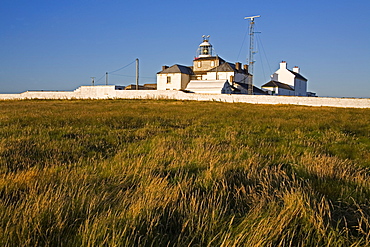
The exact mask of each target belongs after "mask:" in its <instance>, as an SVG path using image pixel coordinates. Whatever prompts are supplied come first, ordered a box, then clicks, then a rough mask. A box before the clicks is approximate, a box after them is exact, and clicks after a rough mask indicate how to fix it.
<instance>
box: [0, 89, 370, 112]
mask: <svg viewBox="0 0 370 247" xmlns="http://www.w3.org/2000/svg"><path fill="white" fill-rule="evenodd" d="M20 99H175V100H197V101H220V102H229V103H234V102H235V103H237V102H238V103H250V104H283V105H306V106H330V107H349V108H370V99H357V98H321V97H295V96H270V95H240V94H239V95H238V94H195V93H184V92H181V91H168V90H167V91H165V90H138V91H136V90H115V86H81V87H79V88H78V89H76V90H74V91H69V92H57V91H27V92H24V93H20V94H0V100H20Z"/></svg>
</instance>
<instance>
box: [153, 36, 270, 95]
mask: <svg viewBox="0 0 370 247" xmlns="http://www.w3.org/2000/svg"><path fill="white" fill-rule="evenodd" d="M249 76H251V75H250V74H249V73H248V65H244V66H242V64H241V63H235V64H233V63H228V62H226V61H225V60H224V59H222V58H221V57H219V56H217V55H213V47H212V45H211V44H210V43H209V36H207V37H206V36H203V42H202V43H201V44H200V45H199V48H198V51H197V56H196V57H195V58H194V60H193V66H189V67H187V66H183V65H178V64H175V65H173V66H171V67H167V66H163V67H162V71H160V72H158V73H157V90H184V91H187V92H193V93H216V94H217V93H218V94H221V93H225V94H232V93H242V94H246V93H248V77H249ZM254 93H255V94H267V93H266V92H264V91H262V90H260V89H258V88H256V87H254Z"/></svg>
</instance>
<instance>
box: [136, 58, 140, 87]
mask: <svg viewBox="0 0 370 247" xmlns="http://www.w3.org/2000/svg"><path fill="white" fill-rule="evenodd" d="M136 90H139V59H138V58H136Z"/></svg>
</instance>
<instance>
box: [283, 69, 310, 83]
mask: <svg viewBox="0 0 370 247" xmlns="http://www.w3.org/2000/svg"><path fill="white" fill-rule="evenodd" d="M288 70H289V71H290V72H291V73H292V74H293V75H295V76H296V77H297V78H298V79H300V80H303V81H308V80H307V79H306V78H304V77H303V76H302V75H301V74H299V73H297V72H294V71H292V70H290V69H288Z"/></svg>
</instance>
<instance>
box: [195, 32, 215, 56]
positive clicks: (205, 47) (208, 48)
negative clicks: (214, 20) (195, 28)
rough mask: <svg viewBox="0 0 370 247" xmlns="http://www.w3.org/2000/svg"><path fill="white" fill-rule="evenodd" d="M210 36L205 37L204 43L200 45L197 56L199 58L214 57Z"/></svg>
mask: <svg viewBox="0 0 370 247" xmlns="http://www.w3.org/2000/svg"><path fill="white" fill-rule="evenodd" d="M209 37H210V36H209V35H207V36H205V35H203V36H202V38H203V42H202V43H201V44H200V45H199V48H198V52H197V55H198V57H212V51H213V48H212V45H211V44H210V43H209Z"/></svg>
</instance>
